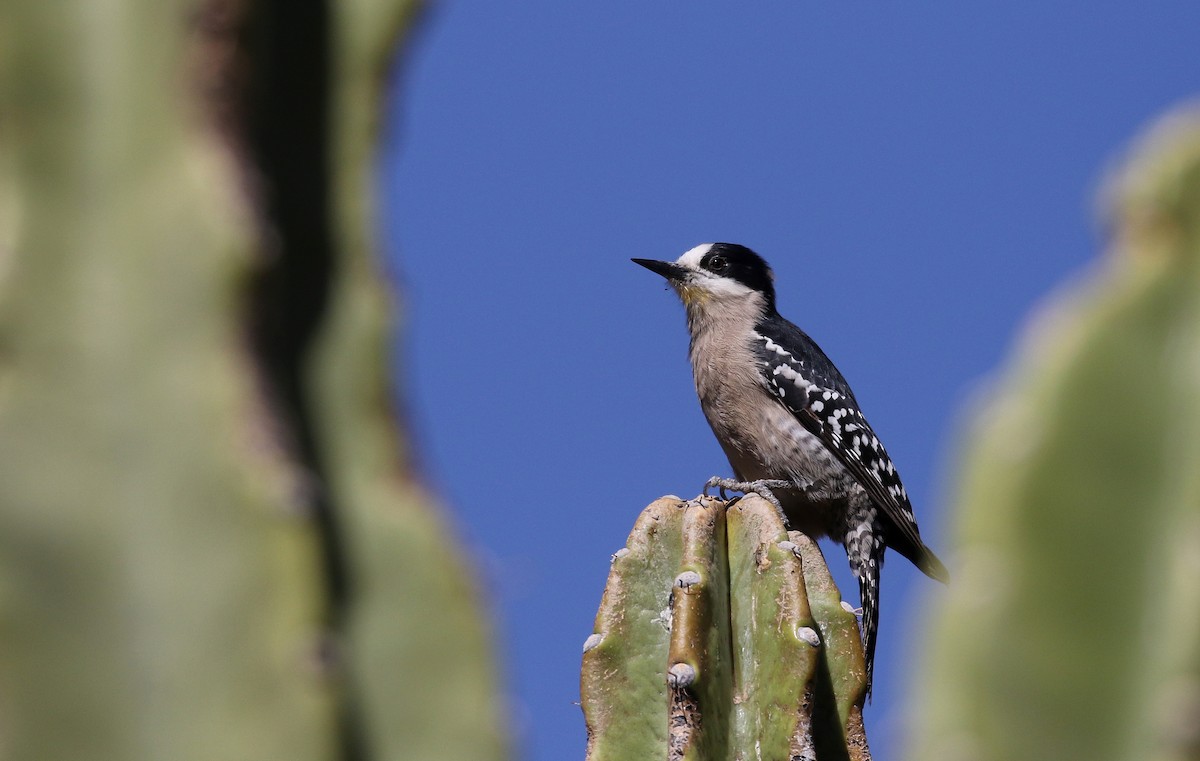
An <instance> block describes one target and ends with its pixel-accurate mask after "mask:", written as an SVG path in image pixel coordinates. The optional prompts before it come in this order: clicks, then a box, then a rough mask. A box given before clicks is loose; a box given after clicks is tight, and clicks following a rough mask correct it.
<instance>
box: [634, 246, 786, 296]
mask: <svg viewBox="0 0 1200 761" xmlns="http://www.w3.org/2000/svg"><path fill="white" fill-rule="evenodd" d="M633 261H634V263H635V264H640V265H642V266H643V267H645V268H646V269H648V270H650V271H651V272H657V273H658V274H660V275H662V276H663V277H665V278H666V279H667V282H668V283H670V284H671V287H672V288H674V289H675V290H676V292H678V293H679V298H681V299H682V300H683V303H684V304H685V305H687V307H688V309H693V308H698V309H704V308H707V307H708V306H710V305H713V304H719V303H723V302H730V301H736V302H755V301H757V302H760V307H761V308H763V309H774V308H775V284H774V279H775V276H774V275H773V274H772V273H771V267H770V266H769V265H768V264H767V263H766V262H765V261H764V260H763V258H762V257H761V256H759V255H758V254H756V253H754V252H753V251H751V250H750V249H748V248H746V247H745V246H739V245H738V244H736V243H703V244H701V245H699V246H696V247H695V248H693V249H691V250H689V251H687V252H686V253H684V255H683V256H681V257H679V258H678V259H676V260H675V261H673V262H663V261H658V260H655V259H634V260H633Z"/></svg>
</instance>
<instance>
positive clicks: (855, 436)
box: [756, 326, 924, 555]
mask: <svg viewBox="0 0 1200 761" xmlns="http://www.w3.org/2000/svg"><path fill="white" fill-rule="evenodd" d="M791 327H792V329H793V330H794V331H795V333H797V334H799V336H797V335H780V334H778V333H777V334H775V335H774V336H772V335H769V334H766V333H767V331H760V332H759V334H758V335H757V340H758V342H759V346H758V347H756V348H757V349H758V354H759V358H760V361H761V362H762V373H763V376H764V380H765V383H766V385H767V387H768V389H770V390H771V392H772V393H773V394H775V395H776V396H777V397H778V398H779V401H780V402H781V403H782V404H783V405H784V406H785V407H787V408H788V410H789V411H790V412H791V413H792V414H793V415H795V416H796V419H797V420H799V421H800V423H801V424H802V425H803V426H804V427H805V428H806V429H807V430H808V431H809V432H810V433H812V434H813V435H815V436H817V437H818V438H819V439H820V440H821V441H822V442H823V443H824V444H825V446H826V447H827V448H828V449H829V451H830V452H832V453H833V454H834V456H835V457H837V459H838V460H839V461H840V462H841V463H842V465H843V466H844V467H845V468H846V470H848V471H849V472H850V474H851V475H852V476H854V479H855V481H857V482H858V484H859V485H860V486H862V488H863V489H864V490H866V492H867V494H868V495H870V497H871V501H872V502H874V503H875V504H876V505H877V506H878V507H879V509H880V510H882V511H883V514H884V515H885V516H886V517H887V519H888V522H889V523H890V524H892V526H891V527H892V528H893V529H894V530H895V531H896V532H898V534H899V536H898V537H896V538H897V539H900V540H901V541H900V543H902V544H908V545H910V546H911V547H912V548H913V549H914V550H916V549H917V548H924V543H923V542H922V541H921V537H920V534H919V533H918V532H917V522H916V518H915V517H914V515H913V511H912V504H911V503H910V502H909V499H908V493H907V492H906V491H905V490H904V484H903V483H901V481H900V476H899V474H898V473H897V472H896V467H895V465H893V464H892V460H891V458H890V457H889V456H888V454H887V450H886V449H884V447H883V444H882V443H881V442H880V441H879V438H878V437H877V436H876V435H875V432H874V431H873V430H872V429H871V426H870V425H869V424H868V423H867V420H866V418H865V417H863V414H862V411H861V410H859V408H858V403H857V402H856V401H855V399H854V395H853V393H851V392H850V389H849V386H848V385H847V384H846V381H845V379H843V378H842V376H841V373H839V372H838V370H837V368H836V367H834V366H833V363H832V362H830V361H829V359H828V358H827V357H826V356H825V354H824V353H823V352H822V351H821V350H820V348H819V347H817V345H816V343H814V342H813V341H812V340H811V339H809V338H808V336H807V335H805V334H804V333H803V332H802V331H800V329H799V328H795V327H794V326H791ZM801 341H802V342H801ZM798 342H799V346H797V343H798ZM889 543H891V542H889ZM897 549H901V550H902V551H903V549H907V548H902V547H897ZM903 554H905V555H909V553H908V552H904V553H903Z"/></svg>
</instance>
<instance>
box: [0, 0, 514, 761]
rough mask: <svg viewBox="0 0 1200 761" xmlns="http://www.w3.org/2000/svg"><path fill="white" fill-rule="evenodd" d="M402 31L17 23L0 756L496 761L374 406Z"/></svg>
mask: <svg viewBox="0 0 1200 761" xmlns="http://www.w3.org/2000/svg"><path fill="white" fill-rule="evenodd" d="M412 9H413V3H411V2H397V1H392V0H340V2H336V3H326V2H318V1H317V0H306V1H301V2H283V1H282V0H261V1H257V2H251V1H250V0H245V1H244V2H243V1H242V0H208V1H207V2H183V1H182V0H105V1H104V2H100V3H96V2H91V1H90V0H88V1H85V0H65V1H64V2H55V3H44V2H20V1H18V2H11V3H5V4H3V6H0V30H3V31H2V32H0V652H3V654H4V655H3V658H0V727H2V728H3V729H2V730H0V758H5V759H73V758H80V759H82V758H87V759H92V760H101V761H103V760H104V759H113V760H114V761H115V760H117V759H120V760H121V761H130V760H131V759H165V758H170V759H172V760H173V761H180V760H186V759H205V760H208V759H235V758H253V759H260V760H269V759H288V761H302V760H304V759H335V758H341V759H353V760H354V761H364V760H365V759H398V758H404V759H454V758H464V759H472V760H473V761H474V760H476V759H485V760H486V759H496V758H498V757H500V755H501V751H502V737H501V734H502V733H501V730H500V723H501V717H500V713H499V707H498V702H497V697H496V693H497V691H496V689H495V676H494V668H493V665H492V663H491V660H490V657H489V655H488V646H487V645H488V643H487V630H486V627H485V625H484V622H483V620H482V618H481V616H480V613H479V603H478V599H477V597H478V595H477V593H476V591H475V590H474V589H473V587H472V584H471V582H470V580H469V578H468V577H467V574H466V573H465V572H464V567H465V564H464V561H463V559H462V558H461V553H460V552H459V551H458V549H457V548H456V547H455V546H454V542H453V541H451V540H450V539H449V538H448V536H447V532H446V531H445V528H444V527H443V525H442V523H441V520H440V519H439V518H438V517H437V515H436V513H435V512H434V511H433V510H432V509H431V506H430V500H429V499H428V497H427V496H426V495H425V494H424V493H423V492H422V491H421V489H420V488H419V487H418V486H417V485H416V484H415V483H414V479H413V477H412V475H411V474H410V471H409V465H408V462H409V458H408V455H407V453H406V452H404V451H400V450H399V448H398V447H399V440H400V438H399V434H400V430H399V426H398V425H397V423H396V421H395V419H394V416H393V415H392V409H391V408H392V406H393V405H392V403H391V401H390V391H389V385H388V382H387V378H386V375H385V368H386V367H387V364H388V359H389V346H388V332H389V323H390V321H391V315H390V311H391V305H390V303H389V297H388V294H387V293H386V292H385V290H384V288H383V287H382V285H381V283H380V279H379V277H378V275H377V274H376V264H375V258H376V252H375V246H374V244H373V242H372V239H373V230H374V229H375V222H374V219H373V216H372V211H371V197H372V186H373V176H372V161H371V160H372V158H373V151H374V146H375V125H376V122H377V121H378V117H379V112H380V108H381V85H382V83H383V76H384V72H385V70H386V68H387V61H388V59H389V56H390V50H391V49H392V47H393V45H394V42H395V36H396V33H397V32H398V31H399V30H400V29H402V28H403V27H404V25H405V21H406V19H407V18H408V17H409V15H410V13H411V11H412Z"/></svg>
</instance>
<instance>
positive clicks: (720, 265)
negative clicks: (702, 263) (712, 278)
mask: <svg viewBox="0 0 1200 761" xmlns="http://www.w3.org/2000/svg"><path fill="white" fill-rule="evenodd" d="M728 266H729V262H728V261H727V260H726V259H725V257H723V256H720V255H718V256H714V257H713V258H711V259H709V260H708V268H709V269H710V270H712V271H713V272H724V271H725V269H726V268H727V267H728Z"/></svg>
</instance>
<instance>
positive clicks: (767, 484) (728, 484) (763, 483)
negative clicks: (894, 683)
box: [703, 476, 795, 525]
mask: <svg viewBox="0 0 1200 761" xmlns="http://www.w3.org/2000/svg"><path fill="white" fill-rule="evenodd" d="M793 487H795V484H793V483H792V482H791V481H782V480H775V479H765V478H764V479H759V480H757V481H737V480H735V479H732V478H721V477H720V476H713V477H712V478H710V479H708V481H706V482H705V483H704V491H703V494H704V496H706V497H707V496H708V490H709V489H713V488H715V489H717V490H718V492H717V493H718V494H720V495H721V499H722V500H725V501H728V498H727V497H726V496H725V492H726V490H729V491H740V492H742V493H743V494H757V495H758V496H760V497H762V498H763V499H765V500H766V501H768V502H770V503H771V504H772V505H773V506H774V507H775V511H776V512H778V513H779V517H780V518H782V519H783V520H784V525H787V518H786V517H785V516H784V514H783V505H782V504H780V502H779V498H778V497H776V496H775V493H774V492H773V491H771V490H772V489H788V488H793Z"/></svg>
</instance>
